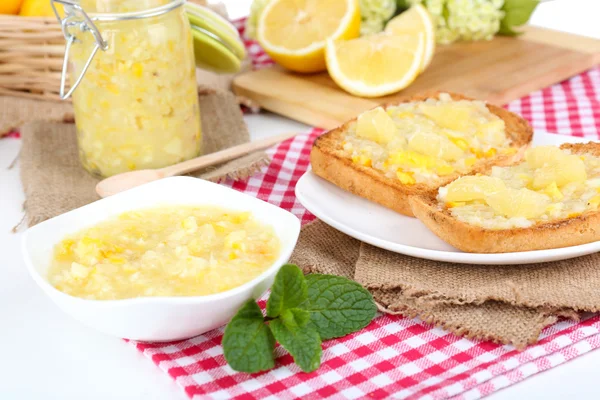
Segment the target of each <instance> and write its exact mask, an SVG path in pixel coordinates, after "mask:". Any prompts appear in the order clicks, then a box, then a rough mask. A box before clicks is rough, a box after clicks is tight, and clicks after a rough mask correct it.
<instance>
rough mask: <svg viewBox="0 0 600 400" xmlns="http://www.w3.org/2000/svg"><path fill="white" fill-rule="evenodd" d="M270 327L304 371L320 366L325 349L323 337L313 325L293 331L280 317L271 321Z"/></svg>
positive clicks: (310, 370)
mask: <svg viewBox="0 0 600 400" xmlns="http://www.w3.org/2000/svg"><path fill="white" fill-rule="evenodd" d="M269 327H270V328H271V332H273V335H274V336H275V339H277V341H278V342H279V344H281V345H282V346H283V348H284V349H286V350H287V351H288V352H289V353H290V354H291V355H292V357H294V362H295V363H296V364H298V366H299V367H300V368H301V369H302V371H304V372H312V371H314V370H316V369H317V368H319V366H320V365H321V354H322V352H323V350H322V349H321V338H320V337H319V334H318V333H317V331H316V330H315V329H314V328H313V327H311V326H308V325H307V326H305V327H304V328H302V329H299V330H297V331H296V332H293V331H291V330H289V329H288V328H287V327H286V326H285V324H284V323H283V322H282V321H281V320H279V319H275V320H273V321H271V322H269Z"/></svg>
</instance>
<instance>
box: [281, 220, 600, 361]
mask: <svg viewBox="0 0 600 400" xmlns="http://www.w3.org/2000/svg"><path fill="white" fill-rule="evenodd" d="M291 262H293V263H295V264H297V265H299V266H300V267H302V269H303V270H304V272H305V273H315V272H317V273H325V274H334V275H340V276H344V277H347V278H350V279H354V280H355V281H357V282H358V283H360V284H361V285H363V286H364V287H365V288H367V289H368V290H369V291H370V292H371V293H372V294H373V297H374V299H375V301H376V302H377V303H378V306H379V309H380V311H382V312H384V313H387V314H402V315H405V316H408V317H420V318H421V319H422V320H424V321H426V322H429V323H432V324H435V325H437V326H440V327H443V328H445V329H447V330H449V331H452V332H454V333H456V334H458V335H463V336H467V337H471V338H479V339H486V340H492V341H495V342H500V343H505V344H513V345H515V346H516V347H517V348H519V349H522V348H524V347H525V346H527V345H528V344H532V343H535V342H536V341H537V339H538V336H539V334H540V332H541V330H542V329H543V328H544V327H545V326H547V325H549V324H552V323H554V322H556V321H557V319H558V318H559V317H568V318H574V319H577V318H578V316H579V313H580V312H585V311H592V312H595V311H598V310H599V309H600V289H599V288H600V268H599V265H600V255H598V254H593V255H590V256H585V257H580V258H576V259H571V260H565V261H558V262H552V263H543V264H531V265H509V266H505V265H481V266H480V265H465V264H451V263H442V262H437V261H429V260H423V259H419V258H413V257H409V256H404V255H401V254H397V253H392V252H389V251H386V250H382V249H379V248H377V247H373V246H371V245H368V244H366V243H361V242H360V241H358V240H356V239H353V238H351V237H349V236H347V235H345V234H343V233H341V232H339V231H337V230H335V229H333V228H331V227H329V226H328V225H326V224H325V223H323V222H321V221H315V222H313V223H311V224H308V225H306V226H305V227H304V228H303V229H302V232H301V234H300V239H299V241H298V245H297V247H296V250H295V251H294V254H293V255H292V259H291Z"/></svg>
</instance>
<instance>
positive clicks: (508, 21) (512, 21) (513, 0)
mask: <svg viewBox="0 0 600 400" xmlns="http://www.w3.org/2000/svg"><path fill="white" fill-rule="evenodd" d="M538 4H540V2H539V0H505V1H504V5H503V6H502V11H504V18H502V21H500V30H499V31H498V33H500V34H501V35H507V36H515V35H518V34H520V32H517V31H515V30H514V29H513V27H515V26H521V25H523V24H525V23H527V21H529V18H530V17H531V14H532V13H533V10H535V8H536V7H537V5H538Z"/></svg>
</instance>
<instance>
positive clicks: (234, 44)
mask: <svg viewBox="0 0 600 400" xmlns="http://www.w3.org/2000/svg"><path fill="white" fill-rule="evenodd" d="M186 12H187V15H188V19H189V20H190V24H191V25H192V26H195V27H198V28H201V29H202V30H204V31H207V32H210V33H212V34H213V35H215V36H216V37H217V38H218V39H219V40H220V42H221V43H222V44H224V45H226V46H227V47H228V48H229V50H231V51H232V52H233V54H235V55H236V57H238V58H239V59H241V60H243V59H244V58H246V47H245V46H244V43H243V42H242V41H241V39H240V38H239V36H238V35H237V32H236V35H232V34H231V31H230V30H229V29H225V28H224V27H223V26H222V25H221V24H219V23H216V22H214V21H211V20H209V19H207V18H205V17H203V16H200V15H198V14H196V13H195V12H192V11H190V10H186Z"/></svg>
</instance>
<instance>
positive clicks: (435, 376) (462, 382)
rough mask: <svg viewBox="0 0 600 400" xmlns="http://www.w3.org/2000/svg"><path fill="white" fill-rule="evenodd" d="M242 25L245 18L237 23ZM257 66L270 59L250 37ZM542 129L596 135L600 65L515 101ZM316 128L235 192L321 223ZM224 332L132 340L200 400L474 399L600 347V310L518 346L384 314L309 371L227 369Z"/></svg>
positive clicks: (333, 344) (334, 344)
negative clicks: (306, 180)
mask: <svg viewBox="0 0 600 400" xmlns="http://www.w3.org/2000/svg"><path fill="white" fill-rule="evenodd" d="M237 25H238V27H239V28H240V29H241V30H243V21H238V22H237ZM246 46H247V47H248V50H249V54H250V56H251V57H252V60H253V64H254V66H255V67H257V68H259V67H262V66H265V65H270V64H271V61H270V59H269V58H268V56H266V55H265V54H264V52H262V50H261V49H260V47H259V46H258V45H257V44H256V43H255V42H253V41H246ZM508 109H510V110H511V111H514V112H517V113H519V114H521V115H523V116H524V117H525V118H526V119H528V120H529V121H530V122H531V123H532V124H533V127H534V128H535V129H539V130H547V131H549V132H555V133H558V134H564V135H573V136H584V137H589V138H590V139H599V138H600V137H599V135H600V66H599V67H596V68H594V69H592V70H589V71H587V72H585V73H583V74H581V75H578V76H576V77H573V78H571V79H569V80H567V81H565V82H562V83H560V84H557V85H554V86H552V87H549V88H546V89H544V90H541V91H537V92H534V93H531V94H530V95H529V96H527V97H524V98H522V99H520V100H516V101H513V102H511V103H510V104H509V105H508ZM320 133H322V130H320V129H313V130H312V131H311V132H308V133H305V134H301V135H299V136H297V137H295V138H294V139H290V140H287V141H285V142H283V143H281V144H280V145H279V146H277V147H275V148H272V149H271V150H270V151H269V153H270V155H271V157H272V158H273V161H272V162H271V164H270V165H269V166H268V168H267V169H266V171H264V173H261V174H258V175H255V176H253V177H252V178H251V179H250V180H249V181H248V182H228V183H226V185H227V186H230V187H232V188H234V189H236V190H239V191H242V192H245V193H248V194H250V195H252V196H256V197H258V198H260V199H262V200H265V201H267V202H269V203H272V204H275V205H277V206H279V207H282V208H284V209H286V210H289V211H291V212H293V213H294V214H295V215H296V216H298V218H300V219H301V220H302V222H303V223H306V222H309V221H311V220H313V219H314V216H312V215H311V214H310V213H309V212H308V211H306V210H305V209H304V208H303V207H302V205H301V204H300V203H299V202H298V200H297V199H296V197H295V196H294V188H295V185H296V182H297V181H298V179H299V178H300V176H302V174H303V173H304V172H305V171H306V169H307V167H308V164H309V158H308V156H309V152H310V146H311V144H312V141H313V140H314V139H315V138H316V137H317V136H318V135H319V134H320ZM222 335H223V329H216V330H214V331H211V332H209V333H207V334H205V335H201V336H198V337H195V338H193V339H189V340H184V341H181V342H177V343H170V344H142V343H132V345H134V346H135V347H136V348H137V349H138V350H139V351H141V352H143V354H144V355H146V356H147V357H148V358H150V359H151V360H152V361H153V362H154V363H155V364H156V365H158V366H159V367H160V368H161V369H163V370H164V371H165V372H167V373H168V374H169V375H171V377H172V378H173V379H175V380H176V382H177V383H178V384H179V385H181V386H182V387H183V388H184V390H185V392H186V393H187V394H188V395H189V396H190V397H193V398H216V399H220V398H239V399H267V398H270V399H280V398H284V399H287V398H307V399H320V398H334V399H336V398H366V397H370V398H388V397H394V398H409V399H417V398H418V399H445V398H450V397H453V398H457V399H476V398H481V397H483V396H485V395H488V394H490V393H492V392H494V391H497V390H499V389H502V388H504V387H506V386H509V385H512V384H514V383H516V382H519V381H521V380H523V379H525V378H527V377H530V376H532V375H534V374H536V373H538V372H541V371H544V370H546V369H549V368H552V367H555V366H557V365H560V364H562V363H564V362H566V361H568V360H571V359H573V358H575V357H577V356H579V355H581V354H584V353H587V352H588V351H590V350H593V349H596V348H598V347H600V316H593V317H589V318H588V319H585V320H584V321H582V322H580V323H575V322H572V321H563V322H559V323H557V324H555V325H553V326H550V327H548V328H546V329H545V330H544V331H543V332H542V335H541V340H540V342H539V343H538V344H536V345H534V346H530V347H528V348H527V349H526V350H525V351H522V352H518V351H516V350H515V349H514V348H513V347H512V346H502V345H498V344H494V343H490V342H483V341H477V340H470V339H465V338H461V337H458V336H455V335H453V334H451V333H448V332H446V331H444V330H442V329H439V328H435V327H433V326H431V325H428V324H425V323H423V322H421V321H419V320H416V319H411V318H403V317H398V316H387V315H381V316H378V317H377V318H376V319H375V320H374V321H373V322H372V323H371V324H370V325H369V326H368V327H366V328H365V329H363V330H362V331H360V332H357V333H355V334H352V335H349V336H347V337H345V338H341V339H335V340H329V341H327V342H325V343H324V346H323V347H324V350H323V363H322V365H321V368H320V369H319V370H318V371H316V372H312V373H303V372H302V371H300V369H299V368H298V367H297V366H296V365H295V364H294V363H293V360H292V358H291V356H290V355H289V354H286V353H285V352H284V351H282V350H281V349H280V348H278V349H277V351H276V352H277V354H278V356H279V357H278V358H277V368H275V369H274V370H272V371H268V372H264V373H259V374H246V373H236V372H235V371H233V370H232V369H231V368H229V366H227V365H226V363H225V359H224V358H223V349H222V348H221V339H222Z"/></svg>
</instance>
